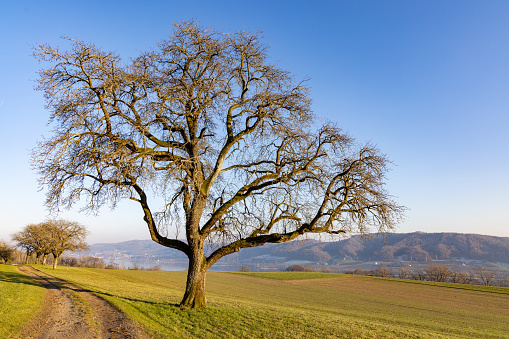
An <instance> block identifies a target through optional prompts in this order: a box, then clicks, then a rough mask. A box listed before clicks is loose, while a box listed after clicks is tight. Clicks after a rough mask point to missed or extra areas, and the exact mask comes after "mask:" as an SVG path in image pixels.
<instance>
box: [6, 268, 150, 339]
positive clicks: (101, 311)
mask: <svg viewBox="0 0 509 339" xmlns="http://www.w3.org/2000/svg"><path fill="white" fill-rule="evenodd" d="M19 269H20V271H22V272H23V273H25V274H27V275H28V276H30V277H32V278H33V279H35V280H36V281H38V282H39V283H40V284H41V285H42V286H43V287H45V288H46V291H47V292H46V295H45V298H44V303H43V306H42V308H41V310H40V311H39V313H38V314H37V315H36V316H35V317H34V318H33V319H32V321H31V322H30V323H28V324H27V325H26V326H25V327H24V328H23V329H22V330H21V331H20V332H19V333H18V334H17V335H16V336H15V337H14V338H37V339H46V338H51V339H53V338H84V339H88V338H149V336H148V335H146V334H145V333H143V331H142V330H141V329H140V328H139V327H138V326H137V325H136V324H134V323H133V322H132V321H130V320H129V319H127V318H126V317H125V315H124V314H123V313H121V312H120V311H118V310H117V309H116V308H114V307H113V306H111V305H110V304H109V303H108V302H106V301H105V300H103V299H101V298H99V297H98V296H96V295H94V294H93V293H91V292H89V291H86V290H83V289H81V288H79V287H77V286H75V285H73V284H70V283H68V282H66V281H64V280H61V279H58V278H56V277H53V276H51V275H49V274H46V273H43V272H41V271H39V270H36V269H35V268H33V267H31V266H19Z"/></svg>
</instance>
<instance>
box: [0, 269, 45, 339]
mask: <svg viewBox="0 0 509 339" xmlns="http://www.w3.org/2000/svg"><path fill="white" fill-rule="evenodd" d="M44 294H45V289H44V288H42V287H41V286H40V285H39V284H38V283H36V282H35V281H33V280H32V279H31V278H29V277H28V276H26V275H25V274H23V273H21V272H19V271H18V269H17V268H16V266H12V265H0V338H9V337H10V336H12V335H13V334H14V333H16V332H17V331H18V330H19V329H21V327H22V326H23V325H24V324H26V323H27V322H28V321H29V320H30V319H31V318H32V317H33V316H34V315H35V314H36V313H37V311H38V309H39V308H40V307H41V305H42V302H43V299H44Z"/></svg>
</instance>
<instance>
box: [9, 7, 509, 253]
mask: <svg viewBox="0 0 509 339" xmlns="http://www.w3.org/2000/svg"><path fill="white" fill-rule="evenodd" d="M0 15H1V18H0V46H2V52H1V53H0V126H1V127H2V130H1V133H0V142H1V144H2V147H1V148H0V158H1V159H2V160H1V162H2V164H1V166H0V173H1V178H2V179H3V180H2V190H1V191H2V194H0V240H9V239H10V234H11V233H13V232H16V231H17V230H19V229H21V228H22V227H23V226H24V225H26V224H28V223H37V222H40V221H43V220H44V219H45V218H47V216H48V212H47V211H46V210H45V208H44V206H43V201H44V191H43V192H40V191H38V186H37V181H36V179H37V175H36V173H35V172H34V171H33V170H32V169H31V168H30V163H29V153H30V149H32V148H33V147H34V146H35V144H36V141H37V140H38V139H40V138H41V136H42V135H48V134H49V127H48V126H47V124H46V122H47V120H48V116H49V113H48V111H46V110H45V109H44V100H43V97H42V93H40V92H37V91H35V90H34V82H33V80H35V79H36V78H37V75H36V72H37V70H38V69H40V68H41V67H42V66H41V65H39V64H38V63H37V61H36V60H35V59H34V58H33V57H32V56H31V54H32V52H31V49H30V45H36V44H40V43H49V44H50V45H53V46H56V45H62V46H64V45H65V43H64V42H63V41H62V40H60V39H59V37H60V36H63V35H65V36H69V37H72V38H77V39H80V40H85V41H89V42H93V43H94V44H96V45H97V46H99V47H101V48H103V49H104V50H113V51H116V52H117V53H118V54H119V55H121V56H122V57H123V58H125V59H127V58H129V57H132V56H136V55H137V53H138V51H145V50H148V49H151V48H155V47H156V44H157V42H159V41H161V40H162V39H165V38H166V37H167V36H168V35H169V33H170V32H171V30H172V24H173V23H175V22H180V21H182V20H190V19H195V20H197V21H199V22H200V23H201V24H202V25H203V26H215V27H216V28H218V29H221V30H224V31H230V32H234V31H237V30H242V29H245V30H251V31H255V30H260V31H262V32H263V35H264V41H265V42H266V43H267V44H268V45H269V46H270V50H269V54H270V56H271V57H272V58H273V59H274V60H277V61H278V63H279V65H280V67H282V68H284V69H287V70H289V71H290V72H292V74H294V75H295V77H296V78H297V79H299V78H304V77H310V78H311V81H310V83H309V84H310V86H311V97H312V99H313V108H314V110H315V112H316V113H317V115H318V116H320V117H323V118H328V119H330V120H333V121H337V122H338V124H339V125H340V126H341V127H342V128H343V129H344V130H345V131H347V132H349V133H350V134H351V135H352V136H354V137H356V138H357V139H358V140H359V141H361V142H367V141H371V142H373V143H375V144H377V145H378V147H379V148H380V149H381V150H382V152H384V153H386V154H388V155H389V157H390V158H391V159H392V161H393V162H394V163H395V166H394V167H393V170H392V171H391V172H390V174H389V181H388V189H389V191H390V192H391V193H392V194H393V195H395V196H397V200H398V201H399V202H400V203H401V204H403V205H405V206H407V207H408V208H409V209H410V210H409V211H408V212H407V217H406V219H405V221H404V222H403V223H401V224H400V226H399V228H398V232H414V231H424V232H461V233H480V234H489V235H497V236H506V237H509V213H508V212H509V207H508V204H509V197H508V192H509V176H508V174H509V154H508V153H509V20H508V18H509V2H507V1H465V0H462V1H402V0H401V1H257V2H238V1H193V2H185V1H143V2H141V1H140V2H138V1H136V2H135V1H95V0H91V1H87V2H74V1H44V2H43V1H4V0H0ZM59 217H63V218H69V219H73V220H76V221H80V222H82V223H83V224H85V225H86V226H87V227H88V228H89V230H90V231H91V235H90V237H89V241H90V242H91V243H95V242H117V241H123V240H131V239H148V231H147V229H146V226H145V224H144V222H143V220H142V213H141V211H140V210H139V207H138V206H137V205H135V203H132V202H125V203H123V204H120V206H119V207H118V208H117V209H116V210H114V211H111V210H109V209H108V208H104V209H102V210H101V211H100V212H99V214H98V215H97V216H94V215H86V214H82V213H78V209H75V210H72V211H64V212H62V213H60V214H59Z"/></svg>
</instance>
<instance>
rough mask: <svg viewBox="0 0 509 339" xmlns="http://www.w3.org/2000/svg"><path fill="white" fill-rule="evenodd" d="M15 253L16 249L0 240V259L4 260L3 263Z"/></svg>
mask: <svg viewBox="0 0 509 339" xmlns="http://www.w3.org/2000/svg"><path fill="white" fill-rule="evenodd" d="M15 255H16V249H15V248H14V247H12V246H11V245H9V244H7V243H5V242H2V241H0V259H2V260H3V261H4V263H5V264H7V262H8V261H9V260H11V259H12V258H14V256H15Z"/></svg>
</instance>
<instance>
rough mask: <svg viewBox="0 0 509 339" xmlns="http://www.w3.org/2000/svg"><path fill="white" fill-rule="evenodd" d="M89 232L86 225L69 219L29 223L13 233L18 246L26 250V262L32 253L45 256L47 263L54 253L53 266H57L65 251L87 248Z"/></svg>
mask: <svg viewBox="0 0 509 339" xmlns="http://www.w3.org/2000/svg"><path fill="white" fill-rule="evenodd" d="M87 234H88V231H87V229H86V228H85V226H83V225H81V224H79V223H77V222H74V221H67V220H48V221H45V222H42V223H40V224H29V225H27V226H25V227H24V228H23V229H22V230H21V231H19V232H17V233H15V234H13V235H12V239H13V240H14V241H15V242H16V243H17V245H18V247H21V248H23V249H24V250H25V251H26V254H27V256H26V262H28V257H29V256H30V254H31V253H36V255H37V259H39V258H40V257H41V256H43V264H46V257H47V256H48V254H50V253H51V254H53V258H54V261H53V268H56V267H57V264H58V259H59V258H60V256H61V255H62V253H64V252H65V251H71V252H73V251H81V250H87V249H88V245H87V243H86V241H85V238H86V236H87Z"/></svg>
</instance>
